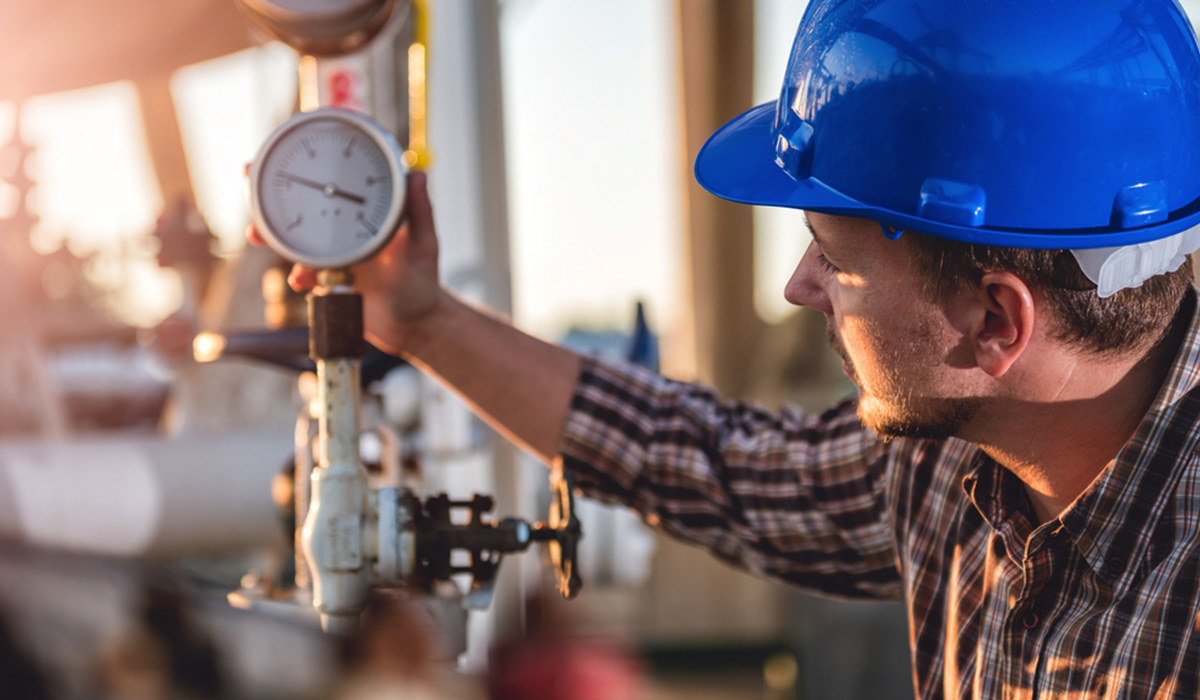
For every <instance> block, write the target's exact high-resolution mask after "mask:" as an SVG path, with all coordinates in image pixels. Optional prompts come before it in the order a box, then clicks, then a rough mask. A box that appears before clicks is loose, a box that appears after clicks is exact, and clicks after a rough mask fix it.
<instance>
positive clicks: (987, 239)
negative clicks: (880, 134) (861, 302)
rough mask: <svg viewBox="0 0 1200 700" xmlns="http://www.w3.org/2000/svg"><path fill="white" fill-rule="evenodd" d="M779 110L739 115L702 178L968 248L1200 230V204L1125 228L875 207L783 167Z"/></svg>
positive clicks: (704, 165) (736, 192)
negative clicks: (1021, 226) (973, 223)
mask: <svg viewBox="0 0 1200 700" xmlns="http://www.w3.org/2000/svg"><path fill="white" fill-rule="evenodd" d="M775 110H776V103H775V102H768V103H766V104H761V105H759V106H757V107H754V108H753V109H750V110H749V111H747V112H745V113H743V114H742V115H740V116H738V117H736V118H734V119H733V120H732V121H730V122H729V123H727V124H725V125H724V126H722V127H721V128H720V129H718V130H717V131H716V133H714V134H713V135H712V136H711V137H709V139H708V141H707V142H706V143H705V144H704V146H702V147H701V149H700V153H699V154H698V155H697V157H696V163H695V177H696V180H697V182H699V183H700V185H701V186H702V187H704V189H706V190H708V191H709V192H711V193H712V194H714V195H716V196H718V197H721V198H723V199H728V200H731V201H734V202H740V203H743V204H755V205H760V206H773V207H788V208H792V209H806V210H811V211H819V212H824V213H827V214H840V215H844V216H857V217H862V218H867V219H873V220H876V221H881V222H884V223H887V224H889V225H892V226H895V227H897V228H901V229H907V230H913V231H921V232H923V233H927V234H930V235H933V236H938V237H942V238H949V239H952V240H958V241H963V242H966V243H980V244H984V245H996V246H1006V247H1015V248H1040V249H1060V248H1067V249H1086V248H1107V247H1115V246H1124V245H1131V244H1134V243H1142V242H1145V241H1151V240H1155V239H1159V238H1163V237H1165V236H1169V235H1172V234H1175V233H1179V232H1180V231H1184V230H1187V229H1189V228H1192V227H1194V226H1197V225H1200V200H1197V201H1194V202H1192V203H1191V204H1189V205H1188V206H1187V207H1184V208H1183V209H1180V210H1178V211H1175V212H1172V213H1171V215H1170V217H1169V218H1168V219H1167V220H1166V221H1163V222H1161V223H1157V224H1154V225H1150V226H1143V227H1140V228H1131V229H1121V230H1111V229H1095V228H1093V229H1074V230H1069V231H1063V230H1055V231H1045V230H1027V231H1018V230H1002V229H996V228H989V227H987V226H982V227H970V226H960V225H954V224H948V223H944V222H940V221H934V220H931V219H925V218H920V217H916V216H912V215H909V214H905V213H903V212H897V211H892V210H888V209H882V208H879V207H872V206H869V205H866V204H863V203H862V202H859V201H858V200H856V199H853V198H851V197H848V196H846V195H844V194H842V193H840V192H837V191H836V190H834V189H833V188H831V187H828V186H826V185H825V184H823V183H821V182H820V181H819V180H818V179H817V178H814V177H809V178H806V179H803V180H797V179H795V178H792V177H791V176H789V175H788V174H787V173H786V172H784V170H783V169H782V168H780V167H779V166H778V165H777V164H776V163H775V140H776V133H775V129H774V120H775ZM817 138H820V137H819V135H818V136H817Z"/></svg>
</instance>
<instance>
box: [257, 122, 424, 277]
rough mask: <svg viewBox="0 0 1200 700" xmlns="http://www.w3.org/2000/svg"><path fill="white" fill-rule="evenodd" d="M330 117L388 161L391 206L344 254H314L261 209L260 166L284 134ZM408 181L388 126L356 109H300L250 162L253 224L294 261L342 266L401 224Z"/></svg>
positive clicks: (389, 236) (356, 260)
mask: <svg viewBox="0 0 1200 700" xmlns="http://www.w3.org/2000/svg"><path fill="white" fill-rule="evenodd" d="M329 121H336V122H343V123H345V124H348V125H350V126H351V127H353V128H354V129H357V130H358V131H359V132H360V133H362V134H363V135H364V136H366V137H367V138H369V139H370V140H371V141H372V142H373V143H375V145H376V146H377V147H378V148H379V150H380V152H381V153H382V154H383V157H384V159H385V160H386V161H387V167H388V170H389V171H391V174H392V202H391V206H389V207H388V211H387V214H385V215H384V219H383V223H382V225H381V226H380V227H379V230H378V231H377V232H376V233H375V234H374V235H372V236H371V237H370V238H369V239H367V240H365V241H363V243H362V245H361V246H359V247H357V248H354V249H352V250H351V251H350V252H349V253H346V254H345V255H340V256H332V257H314V256H312V255H309V254H307V253H304V252H302V251H300V250H297V249H296V248H295V247H294V246H293V245H292V244H290V243H289V242H288V241H287V239H286V237H284V236H281V235H279V234H278V233H277V232H275V231H274V230H273V229H272V228H271V225H270V223H269V221H268V219H267V216H266V212H265V211H264V209H263V203H262V197H261V196H260V194H259V193H260V191H261V190H262V188H263V183H262V177H263V175H264V172H263V169H264V167H265V165H266V163H267V161H268V160H269V159H270V157H271V156H272V155H273V152H274V149H275V146H276V145H277V144H278V143H279V142H280V141H281V140H282V139H283V138H284V137H285V136H288V135H290V134H293V133H295V132H297V131H300V130H302V129H305V128H307V127H309V126H311V125H313V124H320V123H323V122H329ZM407 181H408V166H406V165H405V164H404V158H403V150H402V149H401V148H400V144H399V143H398V142H397V141H396V138H395V137H394V136H392V134H391V133H390V132H388V130H387V129H384V128H383V127H382V126H380V125H379V124H378V123H376V122H375V121H373V120H371V119H370V118H368V117H366V116H364V115H362V114H359V113H357V112H351V111H349V110H345V109H340V108H337V107H322V108H320V109H315V110H313V111H311V112H301V113H298V114H295V115H293V116H292V117H291V118H289V119H288V120H287V121H285V122H283V123H282V124H280V125H279V126H278V127H276V128H275V130H274V131H272V132H271V134H270V136H268V137H267V140H266V141H265V142H264V143H263V145H262V148H260V149H259V151H258V155H256V156H255V158H254V161H253V163H251V165H250V208H251V210H252V214H253V217H254V224H255V226H257V227H258V231H259V233H260V234H262V237H263V240H265V241H266V242H267V245H268V246H270V247H271V249H272V250H274V251H275V252H277V253H279V254H280V255H282V256H283V257H284V258H286V259H287V260H289V261H291V262H293V263H299V264H301V265H304V266H306V267H310V268H313V269H315V270H333V269H341V268H346V267H350V266H351V265H354V264H356V263H359V262H362V261H363V260H366V259H368V258H370V257H371V256H372V255H374V254H375V253H377V252H379V250H380V249H381V248H383V247H384V246H385V245H387V244H388V241H390V240H391V239H392V236H393V235H395V233H396V230H397V229H398V228H400V221H401V218H402V216H403V213H404V204H405V197H406V193H407Z"/></svg>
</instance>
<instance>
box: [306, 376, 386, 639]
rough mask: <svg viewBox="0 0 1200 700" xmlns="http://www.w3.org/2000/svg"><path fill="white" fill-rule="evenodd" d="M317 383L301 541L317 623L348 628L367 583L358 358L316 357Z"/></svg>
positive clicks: (359, 608) (333, 628) (342, 630)
mask: <svg viewBox="0 0 1200 700" xmlns="http://www.w3.org/2000/svg"><path fill="white" fill-rule="evenodd" d="M317 382H318V387H319V388H318V398H319V400H320V401H321V407H322V411H321V415H320V417H319V425H320V430H319V437H318V450H317V454H318V465H317V468H316V469H315V470H314V471H313V474H312V491H311V494H312V495H311V500H310V502H309V507H308V517H307V518H306V519H305V521H304V529H303V533H302V536H301V544H302V547H303V550H304V556H305V559H307V560H308V567H309V573H310V575H311V577H312V591H313V607H315V608H316V609H317V611H318V612H319V613H321V627H322V628H324V629H325V630H326V631H327V632H335V633H346V632H351V631H353V630H354V629H355V628H356V627H357V622H358V616H359V613H361V612H362V609H363V607H364V605H365V604H366V599H367V587H368V585H369V584H370V566H369V563H368V562H367V561H366V554H367V553H366V552H364V547H363V536H364V532H363V529H364V523H365V520H366V514H367V513H366V507H367V503H366V500H367V477H366V473H365V472H364V470H363V468H362V465H361V464H360V463H359V458H358V437H359V431H358V393H359V392H358V386H359V362H358V361H357V360H350V359H328V360H325V359H318V360H317Z"/></svg>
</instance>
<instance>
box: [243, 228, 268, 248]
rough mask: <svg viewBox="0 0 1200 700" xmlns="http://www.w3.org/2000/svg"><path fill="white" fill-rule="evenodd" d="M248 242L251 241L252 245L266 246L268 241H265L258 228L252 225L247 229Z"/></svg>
mask: <svg viewBox="0 0 1200 700" xmlns="http://www.w3.org/2000/svg"><path fill="white" fill-rule="evenodd" d="M246 240H248V241H250V244H251V245H256V246H265V245H266V244H267V241H266V240H265V239H263V237H262V234H261V233H259V232H258V227H257V226H255V225H254V224H250V225H249V226H247V227H246Z"/></svg>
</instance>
